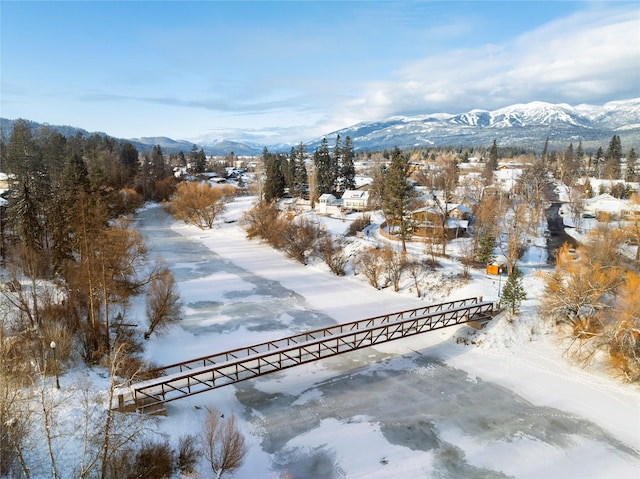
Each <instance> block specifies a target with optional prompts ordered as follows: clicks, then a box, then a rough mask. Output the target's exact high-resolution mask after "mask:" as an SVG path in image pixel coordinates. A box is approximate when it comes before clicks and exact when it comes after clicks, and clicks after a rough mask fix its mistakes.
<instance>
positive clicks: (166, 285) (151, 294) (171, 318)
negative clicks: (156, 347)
mask: <svg viewBox="0 0 640 479" xmlns="http://www.w3.org/2000/svg"><path fill="white" fill-rule="evenodd" d="M146 312H147V320H148V321H149V328H148V329H147V331H146V332H145V333H144V338H145V339H148V338H149V336H151V334H152V333H153V332H154V331H156V330H157V329H159V328H161V327H163V326H166V325H168V324H170V323H175V322H177V321H179V320H180V295H179V293H178V288H177V286H176V281H175V279H174V277H173V275H172V274H171V271H169V270H168V269H166V268H165V269H163V270H161V271H160V273H158V274H157V275H155V276H154V278H153V279H152V280H151V282H150V283H149V289H148V290H147V296H146Z"/></svg>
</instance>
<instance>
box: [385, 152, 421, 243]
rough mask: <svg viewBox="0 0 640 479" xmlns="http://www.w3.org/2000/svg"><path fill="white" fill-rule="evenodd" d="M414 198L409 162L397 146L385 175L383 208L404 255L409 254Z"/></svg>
mask: <svg viewBox="0 0 640 479" xmlns="http://www.w3.org/2000/svg"><path fill="white" fill-rule="evenodd" d="M414 197H415V194H414V190H413V185H411V183H410V182H409V160H408V159H407V157H406V156H405V155H404V154H403V153H402V151H400V149H399V148H398V147H397V146H396V147H395V148H394V149H393V151H392V152H391V164H390V165H389V168H388V169H387V170H386V171H385V175H384V190H383V198H382V207H383V212H384V215H385V217H386V219H387V224H388V226H389V230H390V232H391V233H392V234H397V235H398V236H399V237H400V240H401V241H402V251H403V253H406V252H407V244H406V241H407V239H409V238H410V237H411V223H410V219H409V203H410V201H411V199H412V198H414Z"/></svg>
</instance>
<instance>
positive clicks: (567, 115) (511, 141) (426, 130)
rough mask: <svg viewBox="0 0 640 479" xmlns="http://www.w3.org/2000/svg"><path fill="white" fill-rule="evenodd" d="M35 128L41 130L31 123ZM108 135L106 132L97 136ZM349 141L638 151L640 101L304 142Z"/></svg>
mask: <svg viewBox="0 0 640 479" xmlns="http://www.w3.org/2000/svg"><path fill="white" fill-rule="evenodd" d="M29 123H30V125H31V127H32V128H33V129H37V128H38V127H40V126H42V125H41V124H38V123H35V122H29ZM47 126H49V127H50V128H52V129H54V130H56V131H60V132H61V133H62V134H64V135H74V134H77V133H78V132H80V133H82V134H91V133H88V132H87V131H86V130H82V129H80V128H74V127H69V126H52V125H47ZM12 127H13V120H6V119H4V118H3V119H0V129H1V132H2V135H3V137H4V138H8V136H9V135H10V132H11V129H12ZM97 134H100V135H104V134H105V133H97ZM337 135H340V136H341V138H343V139H344V138H345V137H346V136H349V137H351V140H352V142H353V146H354V149H355V150H357V151H376V150H383V149H392V148H394V147H395V146H398V147H400V148H401V149H406V148H412V147H430V146H455V147H460V146H470V147H489V146H490V145H491V144H492V143H493V141H494V140H496V142H497V144H498V145H500V146H510V147H517V148H522V149H527V150H533V151H537V152H539V151H541V150H542V148H543V146H544V143H545V141H547V140H548V141H549V146H550V147H552V148H554V149H562V150H564V149H565V148H566V147H567V146H568V145H569V143H573V144H574V147H575V146H577V144H578V142H582V146H583V148H584V150H585V151H589V150H595V149H597V148H598V147H602V148H606V147H607V145H608V143H609V141H610V140H611V137H612V136H613V135H618V136H619V137H620V141H621V143H622V146H623V149H625V150H626V149H627V148H630V147H633V148H635V149H636V150H638V149H640V98H635V99H630V100H620V101H612V102H609V103H606V104H604V105H602V106H595V105H587V104H582V105H577V106H571V105H568V104H566V103H561V104H552V103H546V102H540V101H536V102H531V103H526V104H515V105H511V106H508V107H504V108H500V109H497V110H493V111H488V110H478V109H474V110H470V111H468V112H466V113H459V114H448V113H435V114H428V115H419V116H395V117H391V118H388V119H386V120H382V121H372V122H362V123H358V124H355V125H353V126H350V127H348V128H344V129H341V130H338V131H334V132H330V133H327V134H326V135H323V136H322V137H319V138H316V139H314V140H312V141H310V142H307V143H306V146H307V151H315V149H316V148H317V147H318V146H319V145H320V142H321V141H322V139H323V138H327V140H328V141H329V145H330V146H331V147H333V144H334V142H335V138H336V136H337ZM127 141H130V142H132V143H133V144H134V145H135V146H136V148H138V150H140V151H144V150H148V149H151V148H152V147H153V146H154V145H160V147H161V148H162V149H163V151H165V152H177V151H183V152H184V153H185V154H186V153H187V152H188V151H189V150H190V149H191V148H192V146H193V145H194V144H195V145H196V146H197V147H198V148H202V149H204V151H205V153H207V154H209V155H227V154H229V153H230V152H233V153H234V154H235V155H237V156H254V155H258V154H260V153H261V151H262V149H263V148H264V147H265V146H266V147H267V148H269V150H270V151H285V152H288V151H289V149H290V148H291V146H293V145H282V144H279V145H270V144H267V143H264V144H261V143H257V142H255V141H252V142H246V141H242V140H237V141H233V140H228V139H219V138H216V137H210V138H207V137H206V136H205V137H202V136H201V137H198V138H197V141H196V140H195V139H193V140H188V139H186V140H174V139H171V138H167V137H144V138H131V139H127Z"/></svg>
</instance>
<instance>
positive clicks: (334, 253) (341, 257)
mask: <svg viewBox="0 0 640 479" xmlns="http://www.w3.org/2000/svg"><path fill="white" fill-rule="evenodd" d="M319 250H320V254H321V255H322V259H323V260H324V262H325V263H326V264H327V266H328V267H329V269H330V270H331V272H332V273H333V274H335V275H336V276H344V274H345V266H346V265H347V262H348V261H349V259H348V258H347V255H346V254H345V252H344V246H343V245H342V243H341V242H340V241H334V240H333V238H331V235H329V234H325V235H322V236H321V237H320V238H319Z"/></svg>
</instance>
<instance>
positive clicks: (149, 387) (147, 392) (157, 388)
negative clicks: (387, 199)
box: [116, 298, 494, 411]
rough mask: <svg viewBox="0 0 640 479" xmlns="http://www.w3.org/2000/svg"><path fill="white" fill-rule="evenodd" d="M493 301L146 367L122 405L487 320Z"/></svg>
mask: <svg viewBox="0 0 640 479" xmlns="http://www.w3.org/2000/svg"><path fill="white" fill-rule="evenodd" d="M493 316H494V304H493V302H490V301H482V298H468V299H463V300H458V301H451V302H447V303H440V304H434V305H430V306H425V307H421V308H416V309H409V310H406V311H400V312H397V313H391V314H385V315H383V316H376V317H373V318H367V319H360V320H357V321H352V322H348V323H343V324H336V325H333V326H327V327H325V328H320V329H315V330H313V331H306V332H303V333H299V334H294V335H292V336H287V337H284V338H281V339H277V340H274V341H267V342H265V343H260V344H255V345H252V346H247V347H243V348H238V349H234V350H231V351H225V352H222V353H218V354H213V355H211V356H204V357H200V358H196V359H192V360H189V361H183V362H181V363H176V364H171V365H168V366H164V367H162V368H158V369H154V370H152V371H148V374H149V375H151V376H155V378H154V379H149V380H146V381H141V382H137V383H133V384H131V385H130V386H129V387H126V388H119V389H118V391H117V392H116V395H117V397H118V408H121V409H124V408H132V407H135V409H136V410H138V411H145V410H152V409H154V408H156V409H157V408H158V407H159V406H161V405H162V404H163V403H167V402H170V401H175V400H176V399H180V398H183V397H187V396H192V395H194V394H198V393H201V392H205V391H210V390H212V389H216V388H219V387H222V386H227V385H229V384H234V383H237V382H240V381H244V380H247V379H251V378H254V377H257V376H263V375H265V374H269V373H273V372H276V371H281V370H283V369H287V368H290V367H293V366H298V365H300V364H305V363H309V362H312V361H317V360H319V359H323V358H328V357H331V356H336V355H338V354H342V353H346V352H349V351H354V350H356V349H362V348H367V347H369V346H373V345H375V344H381V343H385V342H388V341H393V340H395V339H400V338H405V337H407V336H414V335H416V334H421V333H426V332H428V331H434V330H437V329H442V328H446V327H449V326H455V325H458V324H463V323H480V324H482V323H486V322H487V321H489V320H490V319H491V318H492V317H493Z"/></svg>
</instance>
